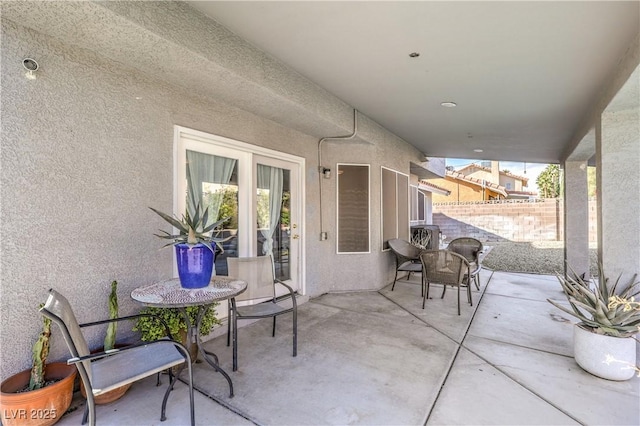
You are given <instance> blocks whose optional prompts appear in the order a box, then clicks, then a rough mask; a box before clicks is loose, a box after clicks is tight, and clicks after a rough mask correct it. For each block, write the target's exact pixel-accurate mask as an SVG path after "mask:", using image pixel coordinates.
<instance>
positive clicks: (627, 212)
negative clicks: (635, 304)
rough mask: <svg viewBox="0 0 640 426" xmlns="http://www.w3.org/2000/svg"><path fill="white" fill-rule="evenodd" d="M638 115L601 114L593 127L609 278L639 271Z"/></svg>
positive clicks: (602, 248) (601, 249)
mask: <svg viewBox="0 0 640 426" xmlns="http://www.w3.org/2000/svg"><path fill="white" fill-rule="evenodd" d="M639 130H640V112H639V109H638V107H637V106H636V107H632V108H626V109H614V110H605V111H604V112H603V114H602V119H601V124H600V126H598V127H597V128H596V161H597V182H598V185H597V186H598V194H597V195H598V199H599V202H598V258H599V259H600V261H601V262H602V264H603V266H604V271H605V273H606V275H607V276H608V277H610V279H612V280H615V279H616V278H617V277H618V275H619V274H620V273H622V274H623V279H624V278H625V277H626V278H627V279H629V278H630V277H631V276H633V274H634V273H640V211H639V208H640V131H639Z"/></svg>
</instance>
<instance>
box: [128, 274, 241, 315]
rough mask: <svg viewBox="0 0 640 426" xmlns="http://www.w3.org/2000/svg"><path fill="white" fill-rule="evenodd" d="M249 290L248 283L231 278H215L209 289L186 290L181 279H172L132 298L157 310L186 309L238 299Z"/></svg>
mask: <svg viewBox="0 0 640 426" xmlns="http://www.w3.org/2000/svg"><path fill="white" fill-rule="evenodd" d="M246 289H247V283H246V282H244V281H241V280H238V279H235V278H231V277H222V276H213V277H211V282H210V283H209V285H208V286H207V287H202V288H184V287H182V286H181V285H180V279H179V278H171V279H168V280H165V281H160V282H157V283H154V284H150V285H147V286H143V287H138V288H136V289H135V290H133V291H132V292H131V298H132V299H133V300H135V301H136V302H140V303H142V304H144V305H146V306H151V307H155V308H185V307H187V306H200V305H208V304H211V303H214V302H218V301H220V300H226V299H230V298H232V297H236V296H237V295H239V294H240V293H242V292H243V291H245V290H246Z"/></svg>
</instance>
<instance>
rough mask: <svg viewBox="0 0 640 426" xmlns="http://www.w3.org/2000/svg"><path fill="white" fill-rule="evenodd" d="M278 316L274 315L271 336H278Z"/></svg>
mask: <svg viewBox="0 0 640 426" xmlns="http://www.w3.org/2000/svg"><path fill="white" fill-rule="evenodd" d="M276 318H277V317H276V316H275V315H274V317H273V331H272V332H271V337H276Z"/></svg>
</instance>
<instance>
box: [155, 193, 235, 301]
mask: <svg viewBox="0 0 640 426" xmlns="http://www.w3.org/2000/svg"><path fill="white" fill-rule="evenodd" d="M149 208H150V209H151V210H152V211H153V212H155V213H157V214H158V215H159V216H160V217H161V218H163V219H164V220H165V221H167V222H168V223H169V224H171V225H172V226H173V227H174V228H176V229H177V230H178V233H177V234H173V233H170V232H166V231H162V230H161V231H160V232H161V234H155V235H156V236H157V237H160V238H162V239H165V240H169V243H167V244H166V245H165V246H164V247H167V246H175V250H176V262H177V266H178V276H179V277H180V284H181V285H182V287H185V288H201V287H206V286H208V285H209V282H210V281H211V275H212V273H213V264H214V260H215V248H214V247H215V246H218V247H219V248H220V250H221V251H223V249H222V244H221V243H222V242H224V241H227V240H228V239H230V238H232V237H227V238H218V237H217V236H215V235H216V234H217V232H216V228H217V227H218V226H220V225H221V224H222V223H223V222H224V221H225V220H226V218H225V219H221V220H219V221H217V222H213V223H209V208H208V207H207V208H206V209H204V211H203V209H202V207H201V205H200V203H198V204H197V205H196V207H195V209H194V211H189V209H187V212H186V213H185V214H184V215H183V216H182V218H181V219H177V218H175V217H172V216H169V215H168V214H166V213H162V212H160V211H158V210H156V209H154V208H153V207H149Z"/></svg>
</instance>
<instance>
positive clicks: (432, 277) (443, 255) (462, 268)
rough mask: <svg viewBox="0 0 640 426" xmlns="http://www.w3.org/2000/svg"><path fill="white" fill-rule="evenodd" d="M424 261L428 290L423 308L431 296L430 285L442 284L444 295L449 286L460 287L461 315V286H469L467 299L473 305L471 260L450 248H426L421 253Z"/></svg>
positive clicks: (424, 278) (424, 296)
mask: <svg viewBox="0 0 640 426" xmlns="http://www.w3.org/2000/svg"><path fill="white" fill-rule="evenodd" d="M420 260H421V261H422V267H423V272H422V282H423V287H425V286H426V292H425V293H424V295H423V297H422V309H424V306H425V302H426V300H427V299H428V298H429V285H430V284H432V283H437V284H442V287H443V289H442V296H441V298H444V293H445V292H446V291H447V286H448V285H450V286H454V287H457V288H458V315H460V287H466V288H467V299H468V302H469V304H470V305H471V306H473V301H472V300H471V287H470V286H469V278H468V277H469V262H467V259H465V258H464V257H463V256H461V255H459V254H458V253H454V252H452V251H449V250H426V251H423V252H422V253H421V254H420Z"/></svg>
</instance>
